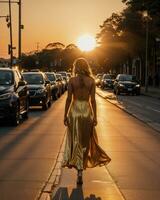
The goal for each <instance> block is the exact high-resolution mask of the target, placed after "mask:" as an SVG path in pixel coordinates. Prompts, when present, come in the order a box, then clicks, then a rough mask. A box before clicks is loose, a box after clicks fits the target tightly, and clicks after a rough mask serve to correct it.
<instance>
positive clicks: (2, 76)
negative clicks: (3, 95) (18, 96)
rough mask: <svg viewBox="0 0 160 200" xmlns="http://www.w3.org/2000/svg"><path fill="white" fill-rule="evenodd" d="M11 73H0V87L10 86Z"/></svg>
mask: <svg viewBox="0 0 160 200" xmlns="http://www.w3.org/2000/svg"><path fill="white" fill-rule="evenodd" d="M12 84H13V73H12V72H11V71H4V70H3V71H0V85H12Z"/></svg>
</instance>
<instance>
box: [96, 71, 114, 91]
mask: <svg viewBox="0 0 160 200" xmlns="http://www.w3.org/2000/svg"><path fill="white" fill-rule="evenodd" d="M115 78H116V76H115V75H114V74H104V75H103V76H102V79H101V81H100V85H101V88H102V89H104V88H113V84H114V81H115Z"/></svg>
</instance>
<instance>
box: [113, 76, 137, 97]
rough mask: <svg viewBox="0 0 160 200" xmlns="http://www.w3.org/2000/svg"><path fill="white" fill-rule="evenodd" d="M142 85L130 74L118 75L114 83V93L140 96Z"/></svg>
mask: <svg viewBox="0 0 160 200" xmlns="http://www.w3.org/2000/svg"><path fill="white" fill-rule="evenodd" d="M140 89H141V86H140V83H139V81H137V79H136V76H134V75H128V74H118V75H117V77H116V79H115V82H114V93H115V94H120V93H127V94H128V93H131V94H136V95H140Z"/></svg>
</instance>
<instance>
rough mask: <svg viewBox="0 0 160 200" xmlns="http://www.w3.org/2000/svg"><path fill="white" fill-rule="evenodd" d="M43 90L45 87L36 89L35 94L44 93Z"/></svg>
mask: <svg viewBox="0 0 160 200" xmlns="http://www.w3.org/2000/svg"><path fill="white" fill-rule="evenodd" d="M44 92H45V89H38V90H37V91H36V93H37V94H42V93H44Z"/></svg>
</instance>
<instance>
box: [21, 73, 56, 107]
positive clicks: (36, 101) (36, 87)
mask: <svg viewBox="0 0 160 200" xmlns="http://www.w3.org/2000/svg"><path fill="white" fill-rule="evenodd" d="M23 77H24V80H25V81H26V82H27V87H28V90H29V105H30V106H42V109H43V110H47V108H48V107H50V106H51V99H52V97H51V84H50V81H49V80H48V79H47V77H46V75H45V74H44V73H43V72H24V73H23Z"/></svg>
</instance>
